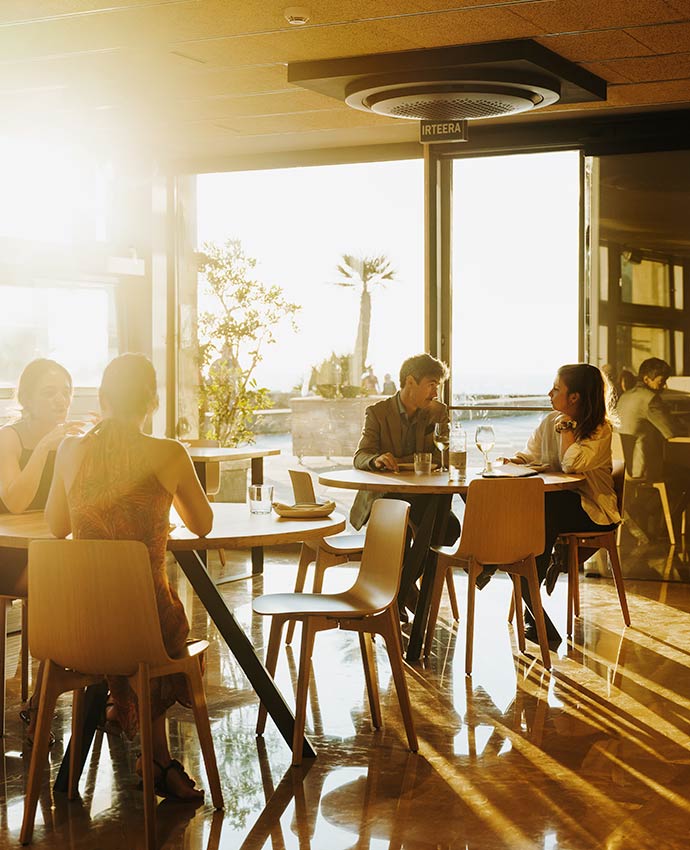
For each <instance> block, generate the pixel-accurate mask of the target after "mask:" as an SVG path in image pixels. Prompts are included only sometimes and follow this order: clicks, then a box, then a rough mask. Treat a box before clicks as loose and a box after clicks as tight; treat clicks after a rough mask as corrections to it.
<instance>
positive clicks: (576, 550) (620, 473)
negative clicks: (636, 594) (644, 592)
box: [556, 460, 630, 637]
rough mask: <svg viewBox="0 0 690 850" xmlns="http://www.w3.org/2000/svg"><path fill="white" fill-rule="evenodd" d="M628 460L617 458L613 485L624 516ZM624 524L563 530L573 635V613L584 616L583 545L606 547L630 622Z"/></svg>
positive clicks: (569, 630)
mask: <svg viewBox="0 0 690 850" xmlns="http://www.w3.org/2000/svg"><path fill="white" fill-rule="evenodd" d="M625 480H626V479H625V464H624V463H622V462H621V461H619V460H614V461H613V486H614V489H615V491H616V500H617V502H618V512H619V513H620V515H621V516H623V493H624V489H625ZM619 529H620V525H618V526H617V527H616V528H615V529H613V530H612V531H606V532H604V533H603V534H601V533H599V532H597V531H578V532H573V533H572V534H570V533H566V534H561V535H560V536H559V537H558V540H557V541H556V542H557V543H562V544H564V545H565V546H567V547H568V609H567V617H566V634H567V635H568V637H570V636H571V635H572V633H573V615H574V616H575V617H579V616H580V573H579V566H580V557H579V556H580V547H584V548H586V549H590V550H595V551H596V550H599V549H606V551H607V552H608V555H609V560H610V562H611V572H612V573H613V580H614V582H615V584H616V591H617V592H618V600H619V602H620V606H621V613H622V614H623V620H624V622H625V625H626V626H629V625H630V613H629V612H628V600H627V598H626V596H625V587H624V585H623V573H622V572H621V562H620V558H619V557H618V546H617V538H618V536H619V534H618V532H619Z"/></svg>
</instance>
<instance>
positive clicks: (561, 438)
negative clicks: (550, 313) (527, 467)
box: [510, 363, 620, 644]
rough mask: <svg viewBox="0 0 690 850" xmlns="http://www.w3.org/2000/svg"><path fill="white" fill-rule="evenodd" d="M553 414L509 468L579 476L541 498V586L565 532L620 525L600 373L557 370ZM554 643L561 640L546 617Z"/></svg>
mask: <svg viewBox="0 0 690 850" xmlns="http://www.w3.org/2000/svg"><path fill="white" fill-rule="evenodd" d="M549 398H550V399H551V406H552V407H553V413H549V414H548V415H547V416H545V417H544V419H543V420H542V421H541V423H540V424H539V427H538V428H537V429H536V431H535V432H534V433H533V434H532V436H531V437H530V438H529V441H528V443H527V448H526V449H525V450H524V451H522V452H518V453H517V455H516V456H515V457H514V458H510V460H511V461H512V462H513V463H533V464H540V465H544V466H545V467H546V468H548V469H551V470H558V471H562V472H572V473H578V474H580V475H583V476H584V477H583V479H582V481H581V482H579V484H578V485H577V487H576V488H575V489H573V490H557V491H554V492H550V493H546V494H545V511H546V516H545V525H546V533H545V537H544V552H543V553H542V554H541V555H539V556H538V557H537V572H538V574H539V580H540V582H541V581H543V580H544V578H545V577H546V572H547V569H548V567H549V562H550V560H551V555H552V552H553V547H554V543H555V542H556V538H557V537H558V535H559V534H563V533H564V532H568V531H596V532H602V533H603V532H605V531H610V530H611V529H612V528H615V526H616V525H617V523H619V522H620V515H619V513H618V503H617V500H616V493H615V490H614V488H613V476H612V474H611V467H612V461H611V437H612V433H613V430H612V426H611V413H610V398H611V393H610V389H609V387H608V384H607V382H606V380H605V378H604V376H603V375H602V373H601V371H600V370H599V369H597V367H596V366H591V365H590V364H589V363H574V364H569V365H566V366H561V368H560V369H559V370H558V373H557V375H556V378H555V380H554V382H553V387H552V389H551V390H550V392H549ZM523 594H524V596H525V603H526V605H527V612H526V621H527V632H526V633H527V636H528V637H529V638H530V639H536V627H535V625H534V618H533V616H532V612H531V608H530V600H529V593H526V594H525V593H524V588H523ZM546 629H547V634H548V637H549V641H550V643H552V644H557V643H560V639H561V638H560V635H559V633H558V631H557V629H556V627H555V626H554V625H553V623H552V622H551V620H550V619H549V618H548V616H547V617H546Z"/></svg>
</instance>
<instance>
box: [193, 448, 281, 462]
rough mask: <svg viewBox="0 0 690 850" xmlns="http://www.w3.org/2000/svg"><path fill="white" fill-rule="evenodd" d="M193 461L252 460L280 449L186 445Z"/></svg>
mask: <svg viewBox="0 0 690 850" xmlns="http://www.w3.org/2000/svg"><path fill="white" fill-rule="evenodd" d="M187 451H188V452H189V456H190V457H191V459H192V461H193V462H194V463H219V462H222V461H224V460H254V458H257V457H270V456H271V455H279V454H280V449H252V448H250V447H244V448H239V449H228V448H223V447H222V446H187Z"/></svg>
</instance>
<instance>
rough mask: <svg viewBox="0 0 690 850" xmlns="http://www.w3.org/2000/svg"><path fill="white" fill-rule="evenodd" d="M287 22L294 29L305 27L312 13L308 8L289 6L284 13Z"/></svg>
mask: <svg viewBox="0 0 690 850" xmlns="http://www.w3.org/2000/svg"><path fill="white" fill-rule="evenodd" d="M283 15H284V16H285V20H286V21H287V22H288V23H289V24H292V26H293V27H303V26H304V25H305V24H306V23H308V22H309V18H311V11H310V10H309V9H307V7H306V6H288V7H287V9H285V11H284V12H283Z"/></svg>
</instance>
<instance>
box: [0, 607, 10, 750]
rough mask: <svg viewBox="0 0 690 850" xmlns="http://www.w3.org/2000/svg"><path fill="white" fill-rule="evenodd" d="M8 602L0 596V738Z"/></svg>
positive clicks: (2, 713) (3, 710)
mask: <svg viewBox="0 0 690 850" xmlns="http://www.w3.org/2000/svg"><path fill="white" fill-rule="evenodd" d="M9 606H10V601H9V599H7V597H5V596H0V677H1V678H0V738H4V737H5V677H6V665H7V661H6V655H7V609H8V608H9Z"/></svg>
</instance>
